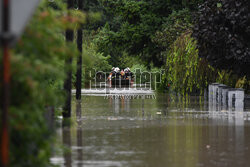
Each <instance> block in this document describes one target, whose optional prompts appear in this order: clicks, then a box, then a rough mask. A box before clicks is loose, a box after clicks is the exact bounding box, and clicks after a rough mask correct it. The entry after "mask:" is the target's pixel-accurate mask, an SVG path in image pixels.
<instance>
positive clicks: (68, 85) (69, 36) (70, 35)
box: [63, 0, 74, 118]
mask: <svg viewBox="0 0 250 167" xmlns="http://www.w3.org/2000/svg"><path fill="white" fill-rule="evenodd" d="M67 3H68V9H73V7H74V0H68V1H67ZM73 40H74V32H73V30H66V41H67V42H73ZM71 68H72V57H71V56H69V57H68V58H67V59H66V60H65V69H66V70H67V71H66V75H67V76H66V79H65V81H64V90H65V92H66V93H67V97H66V101H65V105H64V107H63V117H64V118H69V117H70V116H71V89H72V69H71Z"/></svg>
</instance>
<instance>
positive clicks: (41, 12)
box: [0, 0, 83, 167]
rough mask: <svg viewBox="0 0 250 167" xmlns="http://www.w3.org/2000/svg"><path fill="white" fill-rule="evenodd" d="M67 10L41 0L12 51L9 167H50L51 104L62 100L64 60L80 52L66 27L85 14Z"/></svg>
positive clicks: (58, 104) (57, 4)
mask: <svg viewBox="0 0 250 167" xmlns="http://www.w3.org/2000/svg"><path fill="white" fill-rule="evenodd" d="M51 3H53V4H54V5H56V6H57V10H54V9H53V8H52V7H51V6H53V7H54V5H51ZM65 11H66V6H65V5H64V4H63V3H62V2H60V1H59V0H58V1H53V2H48V1H42V4H41V5H40V7H39V9H38V11H37V12H36V14H35V16H34V18H33V19H32V21H31V23H30V24H29V25H28V27H27V29H26V31H25V32H24V34H23V36H22V38H21V40H20V41H19V43H18V45H17V47H16V48H15V49H14V50H13V51H12V59H11V64H12V69H11V74H12V78H11V104H10V119H9V120H10V126H9V127H10V166H13V167H19V166H20V167H21V166H25V167H34V166H36V167H47V166H50V162H49V158H50V156H51V155H50V153H51V144H53V135H52V131H51V130H50V129H49V127H48V125H47V122H46V120H45V116H44V115H45V112H46V107H48V106H60V105H61V104H63V101H64V100H63V99H64V93H63V91H62V87H63V85H62V84H63V80H64V59H65V58H66V57H67V56H74V55H77V54H78V52H77V49H76V46H74V45H73V44H69V45H66V43H65V40H64V31H65V29H66V28H67V27H68V28H69V27H75V26H76V24H77V23H79V20H81V16H83V15H81V14H80V13H76V12H73V11H72V16H71V17H72V19H68V18H67V16H65ZM1 53H2V52H1ZM1 57H2V56H1ZM1 61H2V59H1V60H0V64H2V62H1ZM68 68H70V67H68ZM0 75H2V73H1V74H0ZM0 78H2V77H1V76H0ZM0 90H2V85H1V83H0Z"/></svg>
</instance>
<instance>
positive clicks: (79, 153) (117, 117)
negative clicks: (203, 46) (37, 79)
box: [51, 92, 250, 167]
mask: <svg viewBox="0 0 250 167" xmlns="http://www.w3.org/2000/svg"><path fill="white" fill-rule="evenodd" d="M135 93H136V92H135ZM72 105H73V106H72V110H73V113H72V124H71V126H70V127H69V126H66V127H62V125H60V126H59V127H58V128H57V131H56V132H57V144H56V145H55V150H56V151H55V152H54V155H53V156H52V157H51V162H52V163H53V164H55V165H58V166H62V167H63V166H64V167H82V166H86V167H249V166H250V108H248V107H247V105H246V104H245V107H244V109H242V110H243V111H242V110H241V109H239V110H238V109H234V108H229V109H228V108H227V109H224V110H221V109H219V110H217V111H216V110H211V109H210V110H211V111H209V104H208V102H207V101H206V100H204V98H203V97H198V96H197V97H194V96H193V97H188V98H186V99H185V98H178V97H176V96H170V95H168V94H154V93H153V94H152V92H150V94H148V95H146V96H143V94H139V95H138V96H126V95H118V96H117V95H116V96H106V95H105V94H103V93H100V94H95V93H94V94H93V92H92V93H89V94H88V93H85V94H84V95H83V96H82V100H81V101H80V102H76V101H73V103H72ZM215 108H216V109H217V108H220V107H215ZM58 123H59V124H62V120H61V119H59V120H58ZM62 145H63V146H64V148H62ZM65 148H66V149H65ZM67 148H68V149H67Z"/></svg>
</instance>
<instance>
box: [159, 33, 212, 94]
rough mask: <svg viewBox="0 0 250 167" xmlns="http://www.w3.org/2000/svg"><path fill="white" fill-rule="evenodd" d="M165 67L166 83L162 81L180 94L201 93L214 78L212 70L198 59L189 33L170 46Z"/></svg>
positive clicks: (194, 44)
mask: <svg viewBox="0 0 250 167" xmlns="http://www.w3.org/2000/svg"><path fill="white" fill-rule="evenodd" d="M166 66H167V73H166V80H167V81H166V80H163V81H164V82H165V84H166V83H167V84H170V86H171V89H173V90H175V91H176V92H180V93H182V94H188V93H195V92H196V93H197V92H200V93H202V91H203V89H204V88H206V87H207V85H208V83H209V82H210V81H211V80H213V78H214V77H213V74H214V72H213V71H214V70H213V69H212V68H211V67H210V66H209V65H208V64H207V62H206V61H204V60H202V59H200V58H199V57H198V50H197V49H196V42H195V41H194V40H193V39H192V38H191V36H190V32H187V33H184V34H183V35H181V36H180V37H179V38H178V39H177V40H176V41H175V42H174V44H173V45H172V46H171V50H170V51H169V52H168V54H167V63H166Z"/></svg>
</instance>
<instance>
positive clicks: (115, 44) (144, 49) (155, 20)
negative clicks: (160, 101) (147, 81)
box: [95, 0, 201, 67]
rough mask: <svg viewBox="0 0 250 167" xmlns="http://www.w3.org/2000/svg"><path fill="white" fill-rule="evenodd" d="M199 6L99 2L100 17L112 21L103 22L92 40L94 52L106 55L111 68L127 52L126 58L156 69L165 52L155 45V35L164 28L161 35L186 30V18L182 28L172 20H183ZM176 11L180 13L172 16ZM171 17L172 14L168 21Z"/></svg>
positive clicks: (143, 1) (130, 0)
mask: <svg viewBox="0 0 250 167" xmlns="http://www.w3.org/2000/svg"><path fill="white" fill-rule="evenodd" d="M199 2H201V0H192V1H190V3H187V2H185V1H183V0H177V1H172V0H168V1H162V0H154V1H151V0H141V1H136V0H119V1H113V0H100V3H101V5H102V6H103V10H104V11H105V12H104V13H105V14H106V15H109V16H112V17H111V18H112V19H111V20H108V21H107V22H106V25H105V26H104V27H103V28H101V29H100V30H99V33H98V35H97V36H96V40H95V42H96V44H97V49H98V52H102V53H104V56H108V55H110V56H111V57H112V59H110V60H111V61H110V63H111V64H114V65H116V64H115V62H113V59H114V60H116V59H117V58H118V57H120V56H121V54H122V53H123V52H127V54H128V55H130V56H137V57H140V58H141V59H142V60H143V61H144V63H146V64H147V66H149V65H150V63H151V62H153V63H154V65H155V66H158V67H160V66H161V65H163V62H164V57H163V56H162V51H165V50H166V48H165V45H164V48H162V46H159V43H161V41H158V42H155V41H156V40H157V38H158V35H157V34H156V32H158V31H161V30H162V29H163V28H164V29H166V31H165V32H168V30H167V29H169V30H170V29H171V33H172V32H174V33H176V32H179V31H181V29H182V28H183V27H185V26H187V27H188V25H187V24H188V23H187V22H189V21H188V20H190V19H189V18H188V16H190V14H188V15H187V16H186V17H187V18H188V19H186V18H185V19H184V23H183V24H182V23H181V20H182V18H180V19H179V22H178V23H176V24H175V23H174V19H175V18H174V17H178V16H179V15H182V16H183V17H184V16H185V15H184V14H185V12H186V13H187V11H189V10H188V9H190V11H193V10H195V9H196V7H195V6H197V4H198V3H199ZM186 8H187V10H186V11H185V10H184V9H186ZM179 10H183V12H180V13H178V12H177V13H178V14H174V13H173V11H179ZM171 13H173V14H172V15H171V16H170V17H169V15H170V14H171ZM166 22H167V23H166ZM168 22H169V23H168ZM165 23H166V24H165ZM164 24H165V25H164ZM175 28H177V29H178V30H174V29H175ZM185 29H186V28H185ZM155 34H156V36H155ZM173 36H176V35H174V34H173ZM162 40H164V37H162ZM170 40H171V39H169V41H170ZM118 64H119V63H118Z"/></svg>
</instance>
